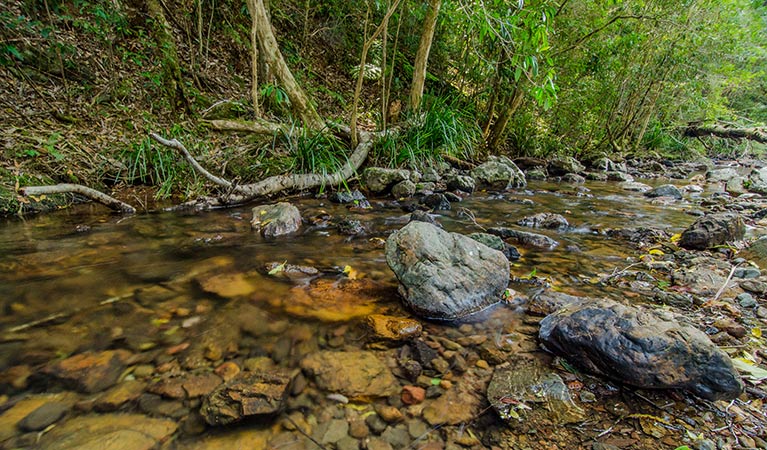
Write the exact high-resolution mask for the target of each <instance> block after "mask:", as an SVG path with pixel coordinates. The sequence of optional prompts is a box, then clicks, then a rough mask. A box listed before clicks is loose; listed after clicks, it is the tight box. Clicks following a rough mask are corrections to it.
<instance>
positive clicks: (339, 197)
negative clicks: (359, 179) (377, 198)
mask: <svg viewBox="0 0 767 450" xmlns="http://www.w3.org/2000/svg"><path fill="white" fill-rule="evenodd" d="M328 200H330V201H331V202H333V203H340V204H342V205H346V204H349V203H352V204H360V203H363V202H364V203H367V201H368V199H367V198H365V195H364V194H362V192H360V191H359V189H355V190H353V191H349V190H345V191H337V192H333V193H332V194H330V195H329V196H328Z"/></svg>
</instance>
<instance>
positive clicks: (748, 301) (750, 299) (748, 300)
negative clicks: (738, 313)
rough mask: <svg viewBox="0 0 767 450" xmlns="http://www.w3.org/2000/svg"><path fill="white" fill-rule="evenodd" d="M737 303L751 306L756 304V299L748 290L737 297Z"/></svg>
mask: <svg viewBox="0 0 767 450" xmlns="http://www.w3.org/2000/svg"><path fill="white" fill-rule="evenodd" d="M737 299H738V304H740V306H741V307H743V308H753V307H754V306H756V305H757V303H756V299H754V296H753V295H751V294H749V293H748V292H744V293H742V294H740V295H738V297H737Z"/></svg>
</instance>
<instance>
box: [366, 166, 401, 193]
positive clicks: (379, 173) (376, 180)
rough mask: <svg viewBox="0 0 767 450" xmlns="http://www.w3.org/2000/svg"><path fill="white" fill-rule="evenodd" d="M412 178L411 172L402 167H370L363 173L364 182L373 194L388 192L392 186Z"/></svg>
mask: <svg viewBox="0 0 767 450" xmlns="http://www.w3.org/2000/svg"><path fill="white" fill-rule="evenodd" d="M408 179H410V172H408V171H407V170H402V169H385V168H383V167H368V168H367V169H365V171H364V172H363V173H362V184H364V185H365V187H367V188H368V190H369V191H370V192H371V193H373V194H383V193H386V192H387V191H388V190H389V189H391V187H392V186H394V185H395V184H397V183H399V182H400V181H405V180H408Z"/></svg>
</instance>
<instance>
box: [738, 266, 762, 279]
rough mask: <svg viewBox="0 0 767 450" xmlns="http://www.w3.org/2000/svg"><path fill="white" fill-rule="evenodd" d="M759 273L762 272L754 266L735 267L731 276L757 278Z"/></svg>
mask: <svg viewBox="0 0 767 450" xmlns="http://www.w3.org/2000/svg"><path fill="white" fill-rule="evenodd" d="M761 275H762V272H761V271H760V270H759V269H757V268H756V267H738V268H737V269H735V272H733V273H732V276H733V277H735V278H745V279H752V278H759V277H760V276H761Z"/></svg>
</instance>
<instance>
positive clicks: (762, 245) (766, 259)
mask: <svg viewBox="0 0 767 450" xmlns="http://www.w3.org/2000/svg"><path fill="white" fill-rule="evenodd" d="M739 254H740V255H742V256H743V257H744V258H746V259H749V260H752V261H754V262H755V263H756V264H757V265H758V266H759V267H762V268H767V236H762V237H760V238H759V239H756V240H755V241H753V242H751V243H750V244H749V246H748V247H747V248H746V249H744V250H742V251H741V252H740V253H739ZM765 292H767V290H765Z"/></svg>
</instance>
